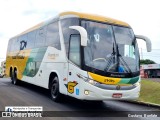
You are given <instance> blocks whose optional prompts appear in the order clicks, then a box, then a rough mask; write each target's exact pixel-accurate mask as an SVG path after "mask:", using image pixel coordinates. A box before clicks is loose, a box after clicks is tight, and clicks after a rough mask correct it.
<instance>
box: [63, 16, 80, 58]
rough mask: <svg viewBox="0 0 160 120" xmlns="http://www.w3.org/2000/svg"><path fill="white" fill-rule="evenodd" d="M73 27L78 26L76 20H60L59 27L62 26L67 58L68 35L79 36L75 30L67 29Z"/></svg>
mask: <svg viewBox="0 0 160 120" xmlns="http://www.w3.org/2000/svg"><path fill="white" fill-rule="evenodd" d="M74 25H79V19H78V18H66V19H63V20H61V26H62V31H63V38H64V43H65V48H66V54H67V56H68V49H69V38H70V35H71V34H79V33H78V32H77V31H76V30H72V29H69V26H74Z"/></svg>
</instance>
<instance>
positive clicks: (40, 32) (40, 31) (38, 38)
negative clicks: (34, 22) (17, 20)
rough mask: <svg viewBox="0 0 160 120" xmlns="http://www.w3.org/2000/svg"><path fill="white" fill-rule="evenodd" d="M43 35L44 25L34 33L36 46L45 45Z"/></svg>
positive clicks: (44, 34) (44, 35)
mask: <svg viewBox="0 0 160 120" xmlns="http://www.w3.org/2000/svg"><path fill="white" fill-rule="evenodd" d="M45 37H46V27H42V28H39V29H38V31H37V33H36V42H35V46H36V47H43V46H45Z"/></svg>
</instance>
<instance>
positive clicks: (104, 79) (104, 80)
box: [88, 72, 121, 85]
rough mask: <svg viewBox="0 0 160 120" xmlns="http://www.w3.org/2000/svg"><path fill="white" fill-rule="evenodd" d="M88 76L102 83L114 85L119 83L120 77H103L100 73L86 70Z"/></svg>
mask: <svg viewBox="0 0 160 120" xmlns="http://www.w3.org/2000/svg"><path fill="white" fill-rule="evenodd" d="M88 74H89V76H90V77H91V78H92V79H94V80H95V81H97V82H100V83H103V84H110V85H115V84H117V83H119V81H120V80H121V78H111V77H104V76H101V75H97V74H94V73H91V72H88Z"/></svg>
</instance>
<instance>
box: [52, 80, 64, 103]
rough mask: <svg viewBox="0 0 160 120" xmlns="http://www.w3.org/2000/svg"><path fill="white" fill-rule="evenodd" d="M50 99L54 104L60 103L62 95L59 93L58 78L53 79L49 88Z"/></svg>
mask: <svg viewBox="0 0 160 120" xmlns="http://www.w3.org/2000/svg"><path fill="white" fill-rule="evenodd" d="M50 92H51V98H52V100H53V101H55V102H60V101H61V97H62V94H61V93H60V92H59V80H58V77H54V79H53V80H52V83H51V87H50Z"/></svg>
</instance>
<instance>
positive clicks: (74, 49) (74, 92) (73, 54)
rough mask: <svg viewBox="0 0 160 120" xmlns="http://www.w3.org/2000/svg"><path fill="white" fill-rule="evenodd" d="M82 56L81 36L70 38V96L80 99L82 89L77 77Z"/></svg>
mask: <svg viewBox="0 0 160 120" xmlns="http://www.w3.org/2000/svg"><path fill="white" fill-rule="evenodd" d="M80 58H81V54H80V35H71V36H70V46H69V67H68V74H69V75H68V84H67V90H68V95H70V96H74V97H78V96H79V91H80V90H79V89H80V85H79V83H80V81H79V77H78V76H77V73H78V71H79V70H80V66H81V59H80Z"/></svg>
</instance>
